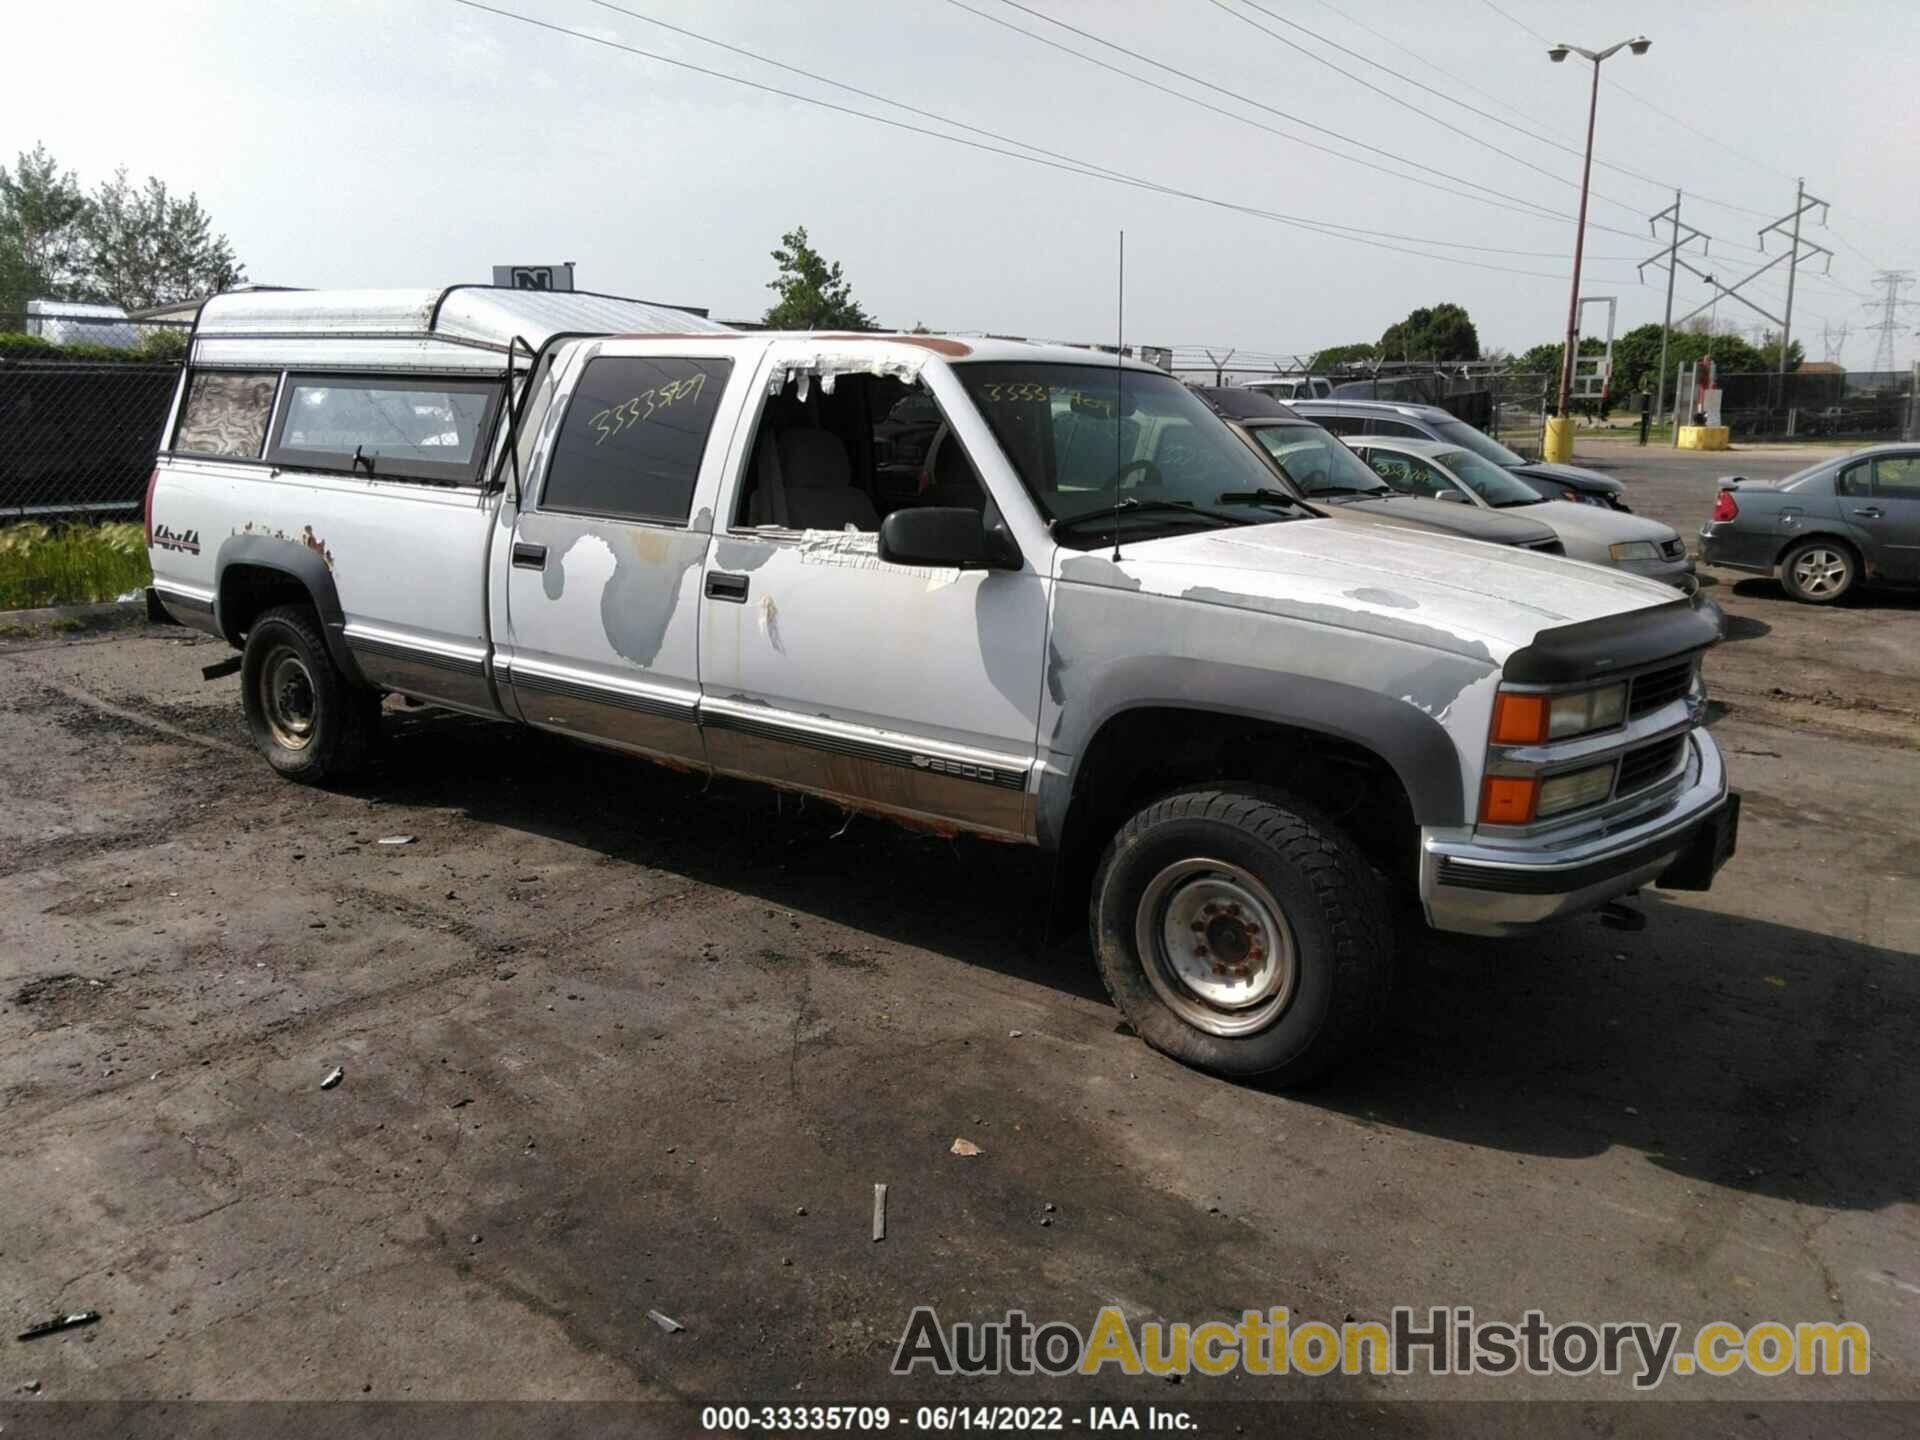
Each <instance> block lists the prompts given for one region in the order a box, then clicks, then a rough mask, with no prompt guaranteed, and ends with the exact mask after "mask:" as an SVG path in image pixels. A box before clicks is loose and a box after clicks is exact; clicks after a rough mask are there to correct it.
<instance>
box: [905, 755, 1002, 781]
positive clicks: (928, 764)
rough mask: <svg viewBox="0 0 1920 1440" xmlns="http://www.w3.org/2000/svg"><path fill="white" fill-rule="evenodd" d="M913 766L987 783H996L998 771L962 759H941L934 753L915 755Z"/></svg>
mask: <svg viewBox="0 0 1920 1440" xmlns="http://www.w3.org/2000/svg"><path fill="white" fill-rule="evenodd" d="M913 768H914V769H916V770H931V771H933V772H934V773H935V774H937V775H954V776H958V777H959V778H960V779H962V780H981V781H984V782H986V783H987V784H989V785H995V784H998V783H999V781H1000V775H999V772H998V771H996V770H995V769H994V768H993V767H992V766H991V765H969V764H967V763H966V762H965V761H964V760H942V759H940V758H939V757H938V756H935V755H916V756H914V757H913Z"/></svg>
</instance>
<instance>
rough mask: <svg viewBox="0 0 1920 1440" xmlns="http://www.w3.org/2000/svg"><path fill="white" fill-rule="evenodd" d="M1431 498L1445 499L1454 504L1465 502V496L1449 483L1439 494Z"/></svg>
mask: <svg viewBox="0 0 1920 1440" xmlns="http://www.w3.org/2000/svg"><path fill="white" fill-rule="evenodd" d="M1433 498H1434V499H1436V500H1445V501H1448V502H1449V503H1451V504H1454V505H1464V504H1466V503H1467V497H1466V496H1464V495H1462V494H1461V493H1460V492H1459V491H1458V490H1456V489H1454V488H1453V487H1452V486H1451V485H1449V486H1448V487H1447V488H1446V489H1444V490H1442V491H1441V492H1440V493H1439V494H1437V495H1435V496H1434V497H1433Z"/></svg>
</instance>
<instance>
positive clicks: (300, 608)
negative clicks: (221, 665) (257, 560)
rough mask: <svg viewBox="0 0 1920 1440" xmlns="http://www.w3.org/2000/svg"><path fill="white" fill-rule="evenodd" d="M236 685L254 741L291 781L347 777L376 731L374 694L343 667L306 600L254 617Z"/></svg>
mask: <svg viewBox="0 0 1920 1440" xmlns="http://www.w3.org/2000/svg"><path fill="white" fill-rule="evenodd" d="M240 684H241V697H242V701H243V703H244V704H245V706H246V712H247V729H248V730H249V731H250V732H251V733H252V735H253V743H254V744H255V745H257V746H258V747H259V748H260V753H261V754H263V755H265V756H266V757H267V763H268V764H269V765H271V766H273V768H274V769H275V770H277V771H279V772H280V773H281V774H282V775H284V776H286V777H287V778H288V779H290V780H300V781H304V782H306V783H308V784H320V783H321V782H323V781H330V780H342V779H345V778H347V777H348V776H349V775H351V774H353V773H354V772H355V771H356V770H357V769H359V767H360V765H361V763H362V762H363V761H364V760H365V758H366V756H367V753H368V752H369V750H371V748H372V746H373V741H374V738H375V736H376V735H377V734H378V731H379V725H380V696H379V695H378V693H376V692H374V691H371V690H365V689H361V688H359V687H357V686H355V685H353V684H352V683H351V682H350V681H349V680H348V679H347V677H346V676H345V675H344V674H342V673H341V671H340V669H339V667H338V666H336V665H335V664H334V663H333V657H332V656H331V655H329V654H328V653H327V644H326V641H325V639H324V638H323V637H322V636H321V633H320V626H319V622H318V621H317V620H316V619H315V617H314V614H313V612H312V611H311V610H309V609H307V608H306V607H305V606H304V605H281V606H277V607H275V608H274V609H272V610H268V611H267V612H266V613H264V614H263V615H261V616H260V617H259V618H258V619H256V620H255V621H254V622H253V628H252V629H250V630H249V631H248V632H247V647H246V652H245V657H244V658H243V659H242V661H241V665H240Z"/></svg>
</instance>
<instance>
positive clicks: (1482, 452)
mask: <svg viewBox="0 0 1920 1440" xmlns="http://www.w3.org/2000/svg"><path fill="white" fill-rule="evenodd" d="M1293 408H1294V410H1295V411H1296V412H1297V413H1298V414H1301V415H1305V416H1306V417H1307V418H1308V419H1310V420H1313V421H1315V422H1316V423H1318V424H1321V425H1324V426H1326V427H1327V428H1328V429H1329V430H1331V431H1333V433H1334V434H1336V435H1338V436H1341V437H1342V438H1343V439H1353V438H1355V437H1357V436H1362V435H1365V436H1375V435H1384V436H1392V437H1395V438H1398V439H1402V440H1444V441H1446V442H1448V443H1449V444H1452V445H1454V446H1457V447H1459V448H1460V449H1463V450H1471V451H1472V452H1473V453H1474V454H1476V455H1478V456H1479V457H1480V458H1481V459H1483V460H1490V461H1492V462H1493V463H1494V464H1495V465H1498V466H1500V467H1501V468H1502V469H1503V470H1511V471H1512V472H1513V473H1514V474H1515V475H1516V476H1517V477H1518V478H1519V479H1520V480H1522V481H1523V482H1524V483H1525V484H1526V485H1527V486H1528V487H1529V488H1531V489H1532V490H1534V491H1535V492H1536V493H1538V494H1539V495H1540V496H1541V498H1542V499H1546V500H1570V501H1573V502H1574V503H1576V504H1580V505H1602V506H1606V507H1608V508H1610V509H1613V510H1626V509H1627V508H1628V506H1627V503H1626V501H1625V500H1624V499H1622V498H1621V497H1622V496H1623V495H1624V494H1625V493H1626V487H1625V486H1624V485H1622V484H1621V483H1620V482H1619V481H1618V480H1615V479H1612V478H1610V477H1609V476H1606V475H1602V474H1600V473H1598V472H1597V471H1593V470H1583V469H1581V468H1580V467H1579V466H1577V465H1551V464H1548V463H1546V462H1545V461H1540V460H1528V459H1527V458H1525V457H1524V456H1522V455H1518V454H1515V453H1514V452H1513V451H1512V450H1509V449H1508V448H1507V447H1506V446H1504V445H1502V444H1501V443H1500V442H1499V441H1498V440H1495V439H1494V438H1493V437H1492V436H1491V435H1488V434H1487V433H1486V432H1485V431H1482V430H1476V429H1474V428H1473V426H1471V425H1469V424H1467V422H1466V421H1464V420H1462V419H1459V418H1458V417H1457V416H1454V415H1450V414H1448V413H1447V412H1446V411H1445V410H1442V409H1441V408H1440V407H1439V406H1437V405H1408V404H1399V403H1395V402H1390V401H1385V400H1300V401H1296V402H1295V403H1294V406H1293Z"/></svg>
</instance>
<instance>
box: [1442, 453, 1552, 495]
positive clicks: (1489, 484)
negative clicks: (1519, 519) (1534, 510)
mask: <svg viewBox="0 0 1920 1440" xmlns="http://www.w3.org/2000/svg"><path fill="white" fill-rule="evenodd" d="M1433 458H1434V459H1435V460H1436V461H1438V462H1439V463H1440V464H1442V465H1444V466H1446V467H1447V469H1449V470H1451V471H1452V472H1453V473H1454V474H1455V475H1457V476H1459V477H1460V481H1461V483H1462V484H1464V485H1465V486H1466V487H1467V488H1468V489H1469V490H1471V491H1473V493H1474V494H1476V495H1478V496H1479V497H1480V498H1481V499H1482V500H1484V501H1486V502H1487V503H1488V504H1489V505H1496V506H1499V507H1501V508H1505V507H1507V506H1510V505H1538V504H1539V503H1540V500H1541V497H1540V494H1539V492H1538V491H1536V490H1535V489H1534V488H1533V487H1532V486H1531V485H1528V484H1525V483H1524V482H1522V481H1519V480H1516V479H1514V478H1513V476H1511V475H1509V474H1508V473H1507V472H1506V471H1505V470H1502V469H1501V468H1500V467H1499V466H1498V465H1490V464H1488V463H1487V462H1486V461H1485V460H1482V459H1481V458H1480V457H1479V456H1478V455H1475V454H1472V453H1471V452H1469V451H1466V450H1443V451H1441V452H1440V453H1439V454H1438V455H1435V456H1434V457H1433Z"/></svg>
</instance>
